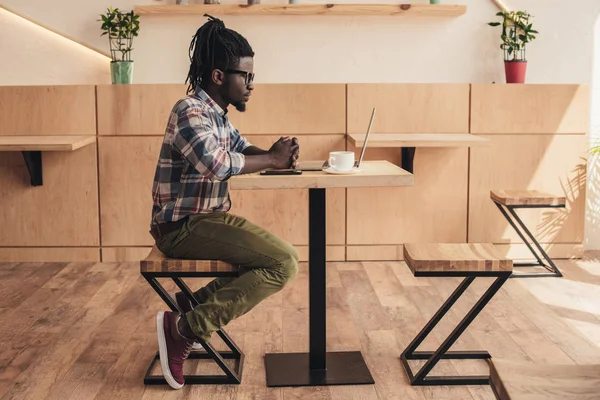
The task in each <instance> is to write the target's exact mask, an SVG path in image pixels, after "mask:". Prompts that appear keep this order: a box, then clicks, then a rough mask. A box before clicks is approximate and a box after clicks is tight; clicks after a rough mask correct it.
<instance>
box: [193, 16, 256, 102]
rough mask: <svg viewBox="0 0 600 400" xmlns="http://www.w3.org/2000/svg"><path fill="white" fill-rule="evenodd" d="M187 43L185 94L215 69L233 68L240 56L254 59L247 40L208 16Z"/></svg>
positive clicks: (218, 20)
mask: <svg viewBox="0 0 600 400" xmlns="http://www.w3.org/2000/svg"><path fill="white" fill-rule="evenodd" d="M204 16H205V17H208V22H206V23H205V24H204V25H202V26H201V27H200V28H199V29H198V31H196V34H195V35H194V37H193V38H192V42H191V43H190V50H189V51H190V71H189V73H188V76H187V78H186V83H187V82H189V86H188V89H187V93H191V92H193V91H194V89H195V88H196V86H197V85H199V84H200V83H201V82H202V80H203V79H207V80H208V79H210V76H211V74H212V71H213V70H214V69H215V68H218V69H221V70H226V69H229V68H235V66H236V65H237V63H238V62H239V60H240V58H241V57H254V51H253V50H252V47H250V44H249V43H248V41H247V40H246V39H245V38H244V37H243V36H242V35H240V34H239V33H237V32H236V31H234V30H232V29H228V28H226V27H225V24H224V23H223V21H221V20H220V19H218V18H214V17H212V16H210V15H208V14H204Z"/></svg>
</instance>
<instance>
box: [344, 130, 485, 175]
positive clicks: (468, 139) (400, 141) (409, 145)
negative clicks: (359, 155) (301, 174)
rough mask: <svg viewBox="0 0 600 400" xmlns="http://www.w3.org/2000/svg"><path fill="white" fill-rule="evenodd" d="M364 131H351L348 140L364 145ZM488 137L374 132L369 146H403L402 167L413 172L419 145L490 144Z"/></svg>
mask: <svg viewBox="0 0 600 400" xmlns="http://www.w3.org/2000/svg"><path fill="white" fill-rule="evenodd" d="M365 136H366V135H365V134H364V133H359V134H355V133H349V134H348V140H349V142H350V143H351V144H352V145H353V146H355V147H362V146H363V143H364V142H365ZM489 144H490V140H489V139H488V138H484V137H480V136H476V135H471V134H468V133H372V134H370V135H369V143H368V144H367V147H401V148H402V169H405V170H406V171H408V172H410V173H413V169H414V158H415V149H416V148H417V147H472V146H485V145H489Z"/></svg>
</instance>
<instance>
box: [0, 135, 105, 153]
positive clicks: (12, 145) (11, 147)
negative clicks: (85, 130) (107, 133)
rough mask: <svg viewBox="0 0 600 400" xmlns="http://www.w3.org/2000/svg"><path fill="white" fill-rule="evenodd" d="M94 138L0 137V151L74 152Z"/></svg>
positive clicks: (92, 141)
mask: <svg viewBox="0 0 600 400" xmlns="http://www.w3.org/2000/svg"><path fill="white" fill-rule="evenodd" d="M95 141H96V136H68V135H65V136H0V151H74V150H77V149H80V148H82V147H84V146H87V145H89V144H92V143H94V142H95Z"/></svg>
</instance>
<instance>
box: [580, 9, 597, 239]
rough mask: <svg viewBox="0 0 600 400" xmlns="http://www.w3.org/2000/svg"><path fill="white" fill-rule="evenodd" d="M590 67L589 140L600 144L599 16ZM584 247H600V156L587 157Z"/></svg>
mask: <svg viewBox="0 0 600 400" xmlns="http://www.w3.org/2000/svg"><path fill="white" fill-rule="evenodd" d="M594 37H595V39H594V52H593V54H594V56H593V61H594V62H593V69H592V82H591V85H592V86H591V87H592V99H591V112H590V115H591V117H590V142H591V143H592V144H594V143H598V144H600V18H599V19H598V20H597V22H596V29H595V35H594ZM587 180H588V184H587V197H586V201H587V207H586V221H585V222H586V224H585V235H584V237H585V241H584V248H587V249H600V157H599V156H590V157H589V158H588V175H587Z"/></svg>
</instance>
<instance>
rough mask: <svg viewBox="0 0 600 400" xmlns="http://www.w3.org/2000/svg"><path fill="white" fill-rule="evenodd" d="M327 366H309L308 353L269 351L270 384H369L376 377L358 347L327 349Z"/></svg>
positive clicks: (268, 370) (267, 369)
mask: <svg viewBox="0 0 600 400" xmlns="http://www.w3.org/2000/svg"><path fill="white" fill-rule="evenodd" d="M326 362H327V369H325V370H317V369H310V368H309V366H308V364H309V354H308V353H291V354H267V355H266V356H265V364H266V372H267V386H269V387H278V386H327V385H367V384H373V383H375V381H374V380H373V377H372V376H371V373H370V372H369V368H368V367H367V364H366V363H365V360H364V359H363V357H362V354H361V353H360V352H359V351H345V352H328V353H327V356H326Z"/></svg>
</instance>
